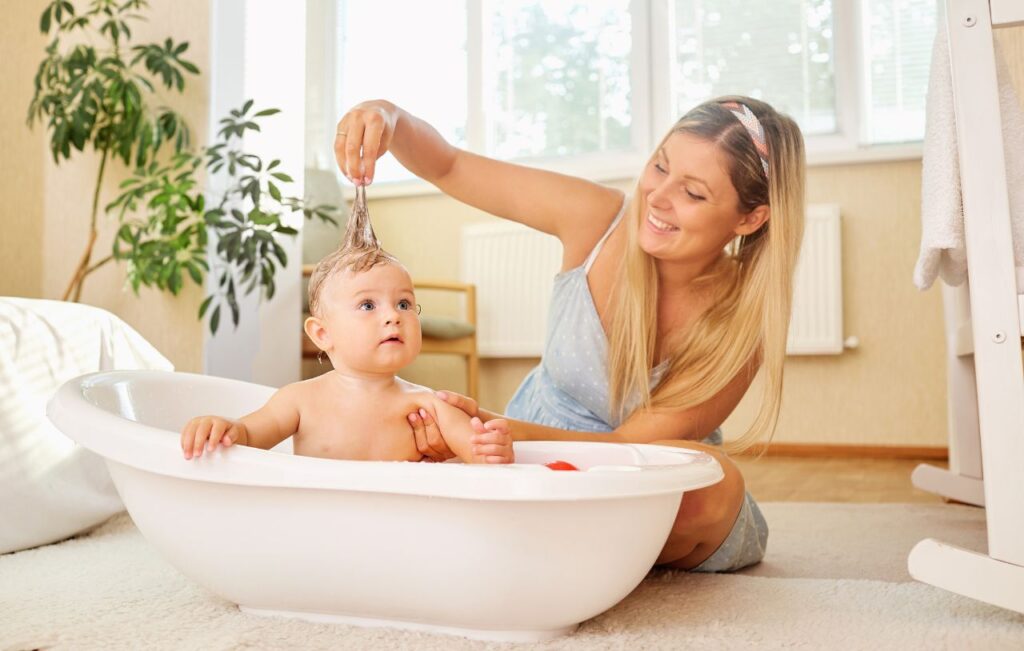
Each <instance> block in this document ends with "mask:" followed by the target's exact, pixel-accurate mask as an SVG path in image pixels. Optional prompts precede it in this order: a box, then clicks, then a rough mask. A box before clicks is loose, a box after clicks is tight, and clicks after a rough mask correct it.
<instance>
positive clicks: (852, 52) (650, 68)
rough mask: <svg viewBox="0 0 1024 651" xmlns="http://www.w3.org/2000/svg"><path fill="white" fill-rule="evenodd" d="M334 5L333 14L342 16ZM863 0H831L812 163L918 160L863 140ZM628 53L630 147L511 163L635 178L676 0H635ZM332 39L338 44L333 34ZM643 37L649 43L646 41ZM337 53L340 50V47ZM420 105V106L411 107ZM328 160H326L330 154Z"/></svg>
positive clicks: (479, 56) (469, 43)
mask: <svg viewBox="0 0 1024 651" xmlns="http://www.w3.org/2000/svg"><path fill="white" fill-rule="evenodd" d="M493 1H496V0H493ZM331 4H332V8H331V10H330V13H331V15H332V16H333V17H336V16H337V13H338V12H337V11H336V10H335V9H334V8H333V2H332V3H331ZM487 4H488V3H487V2H484V1H481V0H466V19H467V32H466V35H467V38H466V50H467V65H468V71H467V72H468V74H467V80H468V83H469V88H468V89H467V101H468V103H469V106H468V107H467V117H466V122H467V124H466V146H467V148H468V149H469V150H470V151H474V152H478V153H483V152H484V151H485V149H486V142H485V140H486V133H485V120H484V115H483V75H484V69H485V64H484V56H485V53H486V52H487V51H488V50H487V48H486V47H485V46H486V43H485V41H484V38H485V33H486V30H485V29H484V27H485V25H487V24H488V18H489V17H488V16H487V7H486V5H487ZM860 4H861V3H860V0H833V5H832V7H833V15H832V29H833V39H834V40H833V47H834V50H833V51H834V52H835V70H834V74H835V85H836V105H835V106H836V126H837V131H836V133H834V134H825V135H810V136H807V137H806V138H805V143H806V146H807V162H808V164H809V165H812V166H815V165H838V164H853V163H874V162H882V161H894V160H912V159H920V157H921V150H922V146H921V144H920V143H905V144H892V145H889V144H880V145H863V144H861V142H862V141H863V137H862V136H863V133H862V131H863V125H862V124H861V121H860V116H861V115H864V112H865V111H866V110H867V108H868V107H867V101H868V97H867V93H866V92H863V91H862V89H864V88H866V81H867V80H866V79H865V75H866V74H867V71H866V70H864V66H863V61H862V59H863V55H862V53H863V47H864V39H863V30H864V25H863V23H862V16H861V11H860ZM630 14H631V19H632V41H633V44H634V47H633V48H632V53H631V57H632V59H631V62H630V63H631V65H630V70H631V73H630V74H631V79H630V88H631V91H630V94H631V108H632V116H631V140H632V145H633V147H632V149H631V150H629V151H626V152H622V151H616V152H597V153H593V154H581V155H575V156H566V157H524V158H516V159H513V162H515V163H519V164H523V165H529V166H531V167H536V168H540V169H547V170H552V171H557V172H561V173H563V174H571V175H574V176H580V177H583V178H587V179H590V180H593V181H599V182H608V181H626V180H631V179H633V178H635V176H636V174H637V173H638V172H639V170H640V169H641V167H642V165H643V163H644V162H645V161H646V159H647V156H648V154H649V152H650V151H652V150H653V149H654V147H655V145H656V144H657V142H658V140H659V139H660V138H661V137H662V135H664V133H665V132H666V131H667V130H668V128H669V127H671V125H672V123H673V122H674V121H675V119H676V117H677V116H674V115H673V114H672V113H673V108H672V107H673V104H674V101H675V99H674V98H675V96H676V95H675V93H674V91H673V87H672V79H673V75H672V70H671V61H672V49H673V39H674V34H675V11H674V2H673V1H672V0H632V1H631V2H630ZM328 22H329V23H330V24H331V25H332V27H331V29H332V31H333V32H334V33H335V34H336V33H337V30H340V29H341V28H342V26H341V25H340V21H339V20H332V21H328ZM329 42H333V43H339V42H340V39H338V38H334V37H333V34H332V38H330V39H329ZM644 44H646V47H644ZM335 54H336V51H335ZM335 59H336V57H334V58H331V59H330V60H327V61H325V68H326V70H325V71H324V74H321V75H319V78H320V79H322V80H328V79H329V80H330V81H329V83H331V84H332V87H331V88H330V89H327V90H326V91H325V92H324V96H325V97H328V98H330V99H331V101H333V102H334V111H333V112H334V114H335V115H336V116H337V117H338V118H339V119H340V117H341V115H342V112H343V111H345V110H346V109H347V108H349V107H344V106H340V102H339V97H340V94H341V93H340V91H339V89H338V88H335V87H333V84H335V83H336V80H337V76H336V75H335V74H334V71H335V70H336V66H337V62H336V60H335ZM409 108H410V109H411V110H413V111H415V107H409ZM333 127H334V124H333V123H331V124H329V125H321V126H320V127H319V128H317V126H312V128H311V129H310V131H309V133H310V137H313V136H316V137H317V140H316V141H315V142H320V138H323V139H324V140H330V141H331V142H333ZM317 150H318V153H317V154H316V156H315V161H316V162H315V164H316V166H317V167H320V168H323V166H324V165H325V164H326V165H328V166H330V167H331V168H335V167H336V166H335V165H334V158H333V152H332V151H331V150H330V146H329V145H328V146H327V153H328V154H329V155H325V154H324V153H323V152H322V151H320V149H319V146H318V147H317ZM324 159H327V160H326V161H325V160H324ZM338 178H339V180H341V181H342V182H343V183H344V184H345V191H346V196H347V197H350V196H351V194H352V193H353V192H354V188H352V186H350V185H348V181H347V180H345V179H344V177H343V176H342V175H341V174H340V172H338ZM438 192H440V191H439V190H438V189H437V188H435V187H434V186H433V185H431V184H429V183H427V182H426V181H423V180H420V179H412V180H406V181H391V182H379V183H375V184H374V192H373V195H374V197H376V198H385V197H402V196H415V195H423V194H436V193H438Z"/></svg>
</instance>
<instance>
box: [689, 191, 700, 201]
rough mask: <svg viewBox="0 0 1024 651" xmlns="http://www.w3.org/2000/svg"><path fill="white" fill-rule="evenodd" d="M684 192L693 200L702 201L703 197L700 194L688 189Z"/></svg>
mask: <svg viewBox="0 0 1024 651" xmlns="http://www.w3.org/2000/svg"><path fill="white" fill-rule="evenodd" d="M686 194H688V195H690V198H691V199H693V200H694V201H704V197H702V196H700V195H699V194H694V193H692V192H690V191H689V190H687V191H686Z"/></svg>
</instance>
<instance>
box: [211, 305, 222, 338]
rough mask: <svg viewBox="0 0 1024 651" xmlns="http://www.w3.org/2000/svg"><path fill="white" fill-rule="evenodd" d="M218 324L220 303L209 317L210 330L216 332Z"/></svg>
mask: <svg viewBox="0 0 1024 651" xmlns="http://www.w3.org/2000/svg"><path fill="white" fill-rule="evenodd" d="M219 325H220V305H218V306H217V307H216V309H214V311H213V316H211V317H210V332H211V333H213V334H217V327H218V326H219Z"/></svg>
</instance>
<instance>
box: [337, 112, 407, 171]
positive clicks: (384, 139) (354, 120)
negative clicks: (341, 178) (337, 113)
mask: <svg viewBox="0 0 1024 651" xmlns="http://www.w3.org/2000/svg"><path fill="white" fill-rule="evenodd" d="M397 120H398V107H396V106H395V105H394V104H392V103H391V102H388V101H385V100H373V101H370V102H361V103H359V104H356V105H355V106H354V107H352V108H351V109H350V110H349V111H348V113H346V114H345V115H343V116H342V118H341V120H340V121H339V122H338V127H337V129H336V130H335V136H334V157H335V159H336V160H337V161H338V168H339V169H340V170H341V171H342V172H343V173H344V174H345V176H346V177H348V180H349V181H352V183H354V184H355V185H369V184H370V183H372V182H373V172H374V168H375V167H376V164H377V159H378V158H380V157H381V156H383V155H384V154H385V153H386V152H387V150H388V146H389V145H390V144H391V138H392V137H393V136H394V135H395V123H396V121H397Z"/></svg>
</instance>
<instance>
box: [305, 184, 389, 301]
mask: <svg viewBox="0 0 1024 651" xmlns="http://www.w3.org/2000/svg"><path fill="white" fill-rule="evenodd" d="M378 264H395V265H398V266H402V263H400V262H399V261H398V258H396V257H395V256H393V255H391V254H390V253H388V252H387V251H385V250H384V249H382V248H381V246H380V241H378V240H377V234H376V233H374V231H373V225H372V224H371V223H370V211H369V210H368V209H367V208H366V190H365V188H364V187H363V186H357V187H356V196H355V200H354V201H353V202H352V214H351V215H349V218H348V224H347V226H346V228H345V236H344V238H343V239H342V242H341V246H339V247H338V248H337V249H336V250H334V251H333V252H331V253H329V254H327V255H326V256H324V257H323V259H321V260H320V261H319V262H317V263H316V267H315V268H314V269H313V273H312V274H310V276H309V313H310V314H311V315H313V316H323V315H322V313H321V311H320V294H321V293H322V292H323V286H324V283H325V282H327V280H328V279H329V278H330V277H331V276H333V275H334V274H336V273H339V272H342V271H348V270H351V271H353V272H355V273H360V272H363V271H369V270H370V269H372V268H373V267H375V266H377V265H378Z"/></svg>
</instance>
